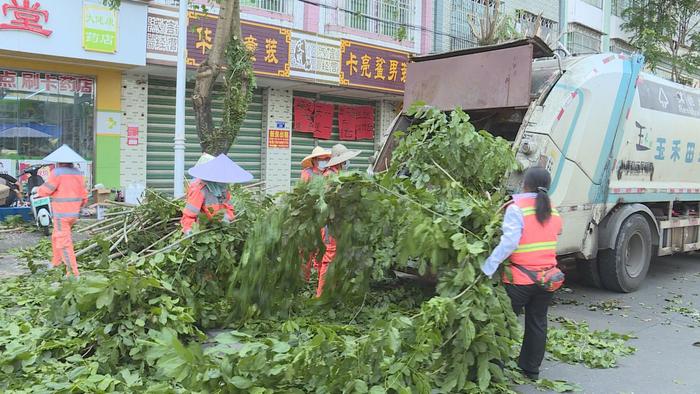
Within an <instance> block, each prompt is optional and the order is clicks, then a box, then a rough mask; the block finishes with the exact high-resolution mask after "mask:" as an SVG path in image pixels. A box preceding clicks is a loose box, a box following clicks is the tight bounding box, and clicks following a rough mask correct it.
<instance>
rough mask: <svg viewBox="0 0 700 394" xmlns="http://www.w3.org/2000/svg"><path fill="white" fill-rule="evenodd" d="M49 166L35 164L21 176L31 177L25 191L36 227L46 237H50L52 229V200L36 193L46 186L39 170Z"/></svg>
mask: <svg viewBox="0 0 700 394" xmlns="http://www.w3.org/2000/svg"><path fill="white" fill-rule="evenodd" d="M48 165H49V164H35V165H33V166H31V167H28V168H25V169H24V171H22V174H21V175H29V179H27V184H26V188H25V190H26V191H27V195H28V196H27V197H28V199H29V202H30V203H31V207H32V214H33V215H34V221H35V222H36V226H37V227H39V229H40V230H41V231H42V233H44V235H49V232H50V229H51V217H52V215H51V199H50V198H49V197H39V196H37V195H36V193H37V191H38V190H39V187H40V186H41V185H43V184H44V178H42V177H41V175H39V170H40V169H42V168H43V167H46V166H48ZM21 175H20V176H21Z"/></svg>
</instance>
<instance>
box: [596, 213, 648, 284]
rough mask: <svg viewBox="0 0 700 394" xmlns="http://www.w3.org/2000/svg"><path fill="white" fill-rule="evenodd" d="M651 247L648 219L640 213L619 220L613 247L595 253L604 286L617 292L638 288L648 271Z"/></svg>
mask: <svg viewBox="0 0 700 394" xmlns="http://www.w3.org/2000/svg"><path fill="white" fill-rule="evenodd" d="M651 251H652V245H651V229H650V228H649V222H647V220H646V219H645V218H644V217H643V216H642V215H640V214H634V215H631V216H630V217H628V218H627V219H625V221H624V222H622V226H621V227H620V232H619V233H618V234H617V239H616V240H615V244H614V249H608V250H602V251H600V253H599V254H598V259H599V264H598V270H599V272H600V279H601V282H602V283H603V286H605V288H606V289H608V290H612V291H617V292H620V293H630V292H633V291H635V290H637V289H638V288H639V286H640V285H641V284H642V281H643V280H644V278H645V277H646V276H647V272H648V271H649V263H650V261H651Z"/></svg>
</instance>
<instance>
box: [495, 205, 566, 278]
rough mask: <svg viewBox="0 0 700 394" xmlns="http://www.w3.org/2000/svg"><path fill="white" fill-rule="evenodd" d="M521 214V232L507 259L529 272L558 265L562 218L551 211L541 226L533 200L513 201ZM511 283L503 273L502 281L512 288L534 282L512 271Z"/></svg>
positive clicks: (518, 271) (523, 274)
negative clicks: (558, 243)
mask: <svg viewBox="0 0 700 394" xmlns="http://www.w3.org/2000/svg"><path fill="white" fill-rule="evenodd" d="M513 204H515V205H516V206H517V207H518V208H520V211H521V212H522V213H523V230H522V234H521V235H520V242H519V243H518V248H517V249H515V251H514V252H513V253H512V254H511V255H510V260H511V261H512V262H513V263H515V264H517V265H519V266H521V267H524V268H526V269H528V270H530V271H542V270H544V269H548V268H552V267H554V266H556V265H557V239H558V238H559V233H560V232H561V226H562V222H561V217H559V213H558V212H557V211H556V210H555V209H552V216H551V217H550V219H549V220H547V221H546V222H545V223H544V224H541V223H540V222H538V221H537V215H535V198H522V199H518V200H516V201H514V202H513ZM510 271H511V273H512V278H513V280H512V281H511V280H510V279H509V278H508V275H506V272H505V270H504V272H503V275H502V276H503V282H504V283H511V284H514V285H531V284H534V283H535V282H533V281H532V279H530V277H529V276H527V275H526V274H525V273H524V272H521V271H520V270H519V269H511V270H510Z"/></svg>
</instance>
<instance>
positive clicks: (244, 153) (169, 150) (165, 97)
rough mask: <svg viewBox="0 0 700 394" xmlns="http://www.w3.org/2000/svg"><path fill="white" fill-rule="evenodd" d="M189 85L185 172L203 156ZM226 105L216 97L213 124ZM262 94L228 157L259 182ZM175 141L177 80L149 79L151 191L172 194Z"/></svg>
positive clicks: (257, 95)
mask: <svg viewBox="0 0 700 394" xmlns="http://www.w3.org/2000/svg"><path fill="white" fill-rule="evenodd" d="M193 86H194V84H191V83H188V84H187V93H186V102H185V106H186V108H187V110H186V113H185V116H186V118H185V124H186V127H185V144H186V146H185V169H189V168H190V167H191V166H193V165H194V164H195V163H196V162H197V160H198V159H199V156H200V155H201V152H202V150H201V148H200V146H199V138H198V137H197V130H196V128H195V118H194V110H193V109H192V101H191V100H190V97H191V95H192V88H193ZM222 108H223V102H222V100H221V98H220V97H216V96H214V100H213V102H212V110H213V113H214V121H215V122H219V121H220V120H221V115H222ZM261 130H262V93H261V91H260V90H256V91H255V93H254V95H253V100H252V102H251V103H250V105H249V106H248V112H247V113H246V118H245V121H244V123H243V126H242V127H241V130H240V132H239V134H238V137H237V138H236V142H235V143H234V145H233V147H232V149H231V151H230V152H229V157H231V159H233V160H234V161H236V163H238V164H239V165H240V166H241V167H243V168H245V169H246V170H248V171H250V172H251V173H252V174H253V175H254V176H255V180H256V181H257V180H259V179H260V172H261V160H262V150H261V143H262V131H261ZM174 138H175V81H174V80H170V79H159V78H154V77H150V78H149V81H148V139H147V143H148V144H147V164H146V166H147V167H146V170H147V171H146V183H147V186H148V187H149V188H151V189H155V190H158V191H160V192H164V193H168V194H172V192H173V176H174V174H173V165H174V161H175V156H174V151H173V148H174V141H173V139H174Z"/></svg>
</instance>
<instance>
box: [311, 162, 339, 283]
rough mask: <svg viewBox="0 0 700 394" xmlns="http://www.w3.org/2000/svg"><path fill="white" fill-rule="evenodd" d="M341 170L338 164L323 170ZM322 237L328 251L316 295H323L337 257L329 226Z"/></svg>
mask: <svg viewBox="0 0 700 394" xmlns="http://www.w3.org/2000/svg"><path fill="white" fill-rule="evenodd" d="M339 172H340V168H339V167H338V166H333V167H328V168H326V169H325V170H324V171H323V176H329V175H331V174H337V173H339ZM321 237H323V244H324V245H325V246H326V252H325V253H324V254H323V257H322V258H321V267H320V268H319V270H318V287H317V288H316V297H320V296H321V295H323V286H324V285H325V283H326V272H327V271H328V266H329V265H330V264H331V262H332V261H333V260H334V259H335V251H336V246H337V245H336V242H335V238H333V237H332V236H331V234H330V231H328V226H326V227H324V228H322V229H321Z"/></svg>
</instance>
